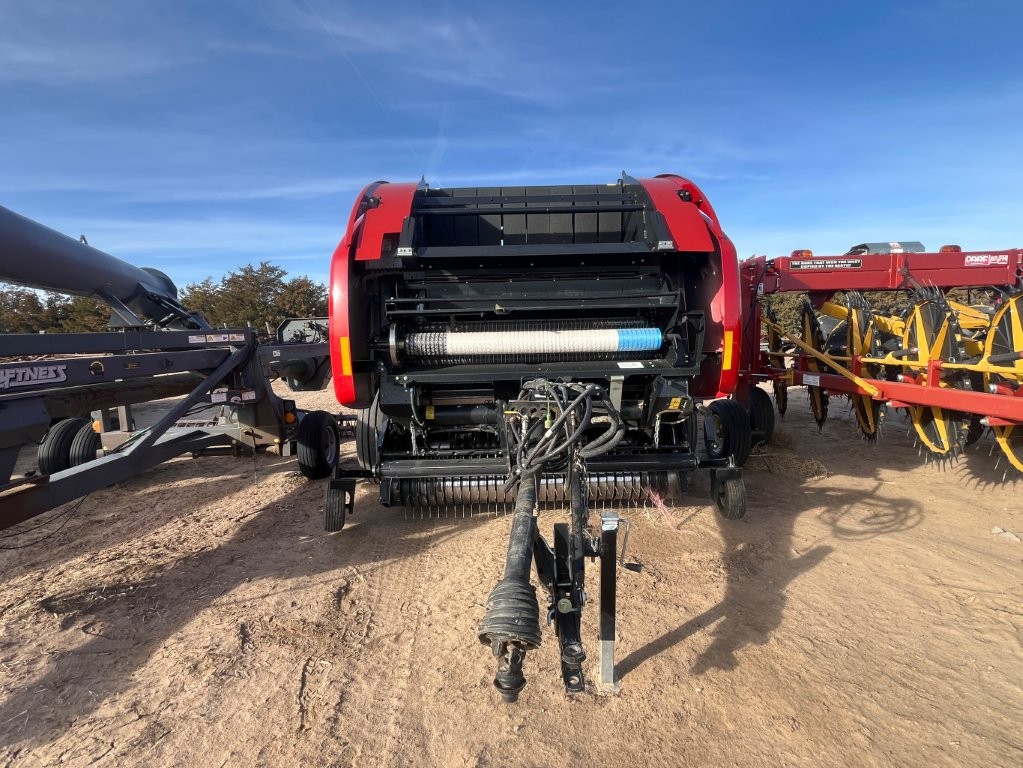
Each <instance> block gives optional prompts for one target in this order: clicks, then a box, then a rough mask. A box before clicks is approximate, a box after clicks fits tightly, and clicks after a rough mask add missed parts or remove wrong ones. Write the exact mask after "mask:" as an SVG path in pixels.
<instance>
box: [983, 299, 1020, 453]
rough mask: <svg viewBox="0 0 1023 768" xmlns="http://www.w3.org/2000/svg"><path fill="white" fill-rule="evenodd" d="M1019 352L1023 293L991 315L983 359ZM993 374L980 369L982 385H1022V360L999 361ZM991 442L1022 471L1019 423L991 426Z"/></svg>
mask: <svg viewBox="0 0 1023 768" xmlns="http://www.w3.org/2000/svg"><path fill="white" fill-rule="evenodd" d="M1020 351H1023V292H1020V293H1016V294H1013V295H1012V296H1010V297H1009V298H1007V299H1006V300H1005V301H1004V302H1003V303H1002V306H1000V307H999V308H998V311H997V312H995V315H994V317H992V318H991V330H989V331H988V334H987V339H985V342H984V360H985V361H987V360H989V359H990V358H991V357H992V356H993V355H1006V354H1009V353H1011V352H1020ZM998 367H999V368H1000V369H1001V370H999V371H998V372H997V373H995V372H992V371H985V372H984V388H985V389H988V388H989V387H990V386H991V385H992V384H1003V385H1007V386H1009V387H1011V388H1012V389H1013V390H1016V389H1018V388H1019V387H1020V386H1021V385H1023V360H1014V361H1010V362H1003V363H999V364H998ZM991 430H992V431H993V432H994V433H995V441H996V442H997V443H998V447H999V448H1001V449H1002V453H1004V454H1005V456H1006V458H1007V459H1008V460H1009V463H1010V464H1012V465H1013V466H1014V467H1015V468H1016V469H1018V470H1019V471H1020V472H1023V426H1017V425H1013V426H1007V427H992V428H991Z"/></svg>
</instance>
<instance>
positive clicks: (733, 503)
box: [710, 474, 746, 520]
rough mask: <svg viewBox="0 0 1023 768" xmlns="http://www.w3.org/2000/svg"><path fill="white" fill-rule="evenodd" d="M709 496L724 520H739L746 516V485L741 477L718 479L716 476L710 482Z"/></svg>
mask: <svg viewBox="0 0 1023 768" xmlns="http://www.w3.org/2000/svg"><path fill="white" fill-rule="evenodd" d="M710 492H711V496H712V497H713V499H714V506H715V507H717V510H718V512H719V513H720V515H721V516H722V517H723V518H725V519H726V520H740V519H742V518H743V517H745V516H746V483H745V482H744V481H743V479H742V477H728V478H725V479H724V480H722V479H719V478H718V476H717V474H715V475H714V477H713V479H712V480H711V491H710Z"/></svg>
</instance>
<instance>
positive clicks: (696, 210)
mask: <svg viewBox="0 0 1023 768" xmlns="http://www.w3.org/2000/svg"><path fill="white" fill-rule="evenodd" d="M640 183H641V184H642V185H643V187H644V189H646V191H647V194H648V195H650V199H651V200H652V201H653V203H654V205H655V206H656V207H657V210H658V211H660V212H661V215H663V216H664V218H665V220H666V221H667V223H668V230H669V231H670V232H671V235H672V238H674V240H675V247H676V248H677V249H678V250H679V251H702V252H713V251H714V250H715V246H714V241H715V240H716V241H717V244H718V246H717V247H718V249H719V250H720V257H721V258H720V264H719V265H718V267H719V269H720V275H719V276H718V278H719V281H720V282H719V283H718V284H717V289H716V290H715V291H714V293H713V294H711V295H709V296H707V297H706V300H707V304H708V309H709V312H710V317H709V318H708V319H707V320H708V321H707V327H706V336H705V337H704V349H705V350H706V351H707V352H717V353H720V355H721V365H720V371H719V373H718V375H717V381H716V382H707V383H706V384H704V385H703V386H699V390H700V391H699V392H697V393H696V394H700V395H703V396H714V397H727V396H729V395H731V394H732V393H733V392H734V391H735V387H736V384H737V383H738V380H739V367H740V359H739V356H740V350H741V341H742V316H741V315H742V311H741V306H742V305H741V300H740V295H739V293H740V291H739V262H738V258H737V256H736V251H735V246H734V245H733V244H732V241H731V240H729V239H728V236H727V235H725V233H724V232H723V231H722V229H721V225H720V223H719V221H718V218H717V214H716V213H715V212H714V209H713V208H712V207H711V205H710V203H709V202H707V198H706V196H705V195H704V194H703V191H702V190H701V189H700V188H699V187H698V186H696V184H694V183H693V182H692V181H690V180H689V179H686V178H683V177H681V176H676V175H674V174H664V175H661V176H658V177H657V178H654V179H643V180H642V181H641V182H640ZM680 192H688V193H689V196H690V198H691V202H686V201H683V200H682V198H681V197H680V196H679V193H680ZM707 279H708V280H711V279H712V276H710V275H708V276H707Z"/></svg>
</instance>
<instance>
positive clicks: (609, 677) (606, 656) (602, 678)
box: [597, 512, 621, 693]
mask: <svg viewBox="0 0 1023 768" xmlns="http://www.w3.org/2000/svg"><path fill="white" fill-rule="evenodd" d="M620 523H621V518H619V517H618V513H617V512H602V513H601V515H600V674H599V676H598V678H597V689H598V691H600V692H601V693H617V692H618V689H619V687H620V683H619V682H618V679H617V678H616V677H615V632H616V627H615V612H616V610H617V606H616V600H617V592H618V526H619V524H620Z"/></svg>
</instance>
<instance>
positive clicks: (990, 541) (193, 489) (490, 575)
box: [0, 390, 1023, 768]
mask: <svg viewBox="0 0 1023 768" xmlns="http://www.w3.org/2000/svg"><path fill="white" fill-rule="evenodd" d="M300 401H301V402H303V403H304V404H305V405H307V406H310V404H311V403H313V402H316V401H318V402H319V404H320V407H323V406H328V407H330V408H331V409H334V408H333V406H332V405H331V403H332V400H331V398H330V396H329V395H327V394H316V395H314V396H307V397H305V398H300ZM790 401H791V402H790V406H789V413H788V415H787V416H786V418H785V419H784V420H780V421H779V436H778V439H777V440H776V442H775V444H774V445H772V446H770V447H769V448H768V450H767V454H766V455H764V456H758V457H753V458H752V459H751V460H750V463H749V466H748V472H747V474H746V478H747V485H748V492H749V498H750V511H749V514H748V516H747V518H746V519H745V520H743V521H739V522H728V521H725V520H722V519H720V518H719V517H718V516H717V515H716V514H715V512H714V511H713V508H712V507H711V505H710V502H709V500H708V498H707V493H708V484H707V480H706V478H702V477H697V478H696V479H695V480H694V483H693V488H692V489H691V495H690V497H689V498H687V499H686V503H687V506H681V507H677V508H673V509H669V510H660V511H659V510H630V511H628V512H627V513H626V516H627V517H629V518H630V519H631V520H632V522H633V532H632V536H631V538H630V544H629V548H630V559H633V560H637V561H639V562H640V563H642V565H643V570H642V572H640V573H633V572H631V571H621V576H620V579H619V645H618V672H619V675H620V677H621V682H622V688H621V691H620V693H618V694H617V695H611V696H601V695H596V694H595V693H593V692H592V690H591V689H592V685H590V690H587V692H586V693H584V694H581V695H577V696H574V697H567V696H566V695H565V693H564V691H563V688H562V686H561V681H560V675H559V672H558V661H557V641H556V638H555V637H554V635H553V632H552V631H551V630H550V629H548V630H545V639H544V645H543V647H542V648H540V650H539V651H537V652H535V653H531V654H529V656H528V657H527V662H526V674H527V677H528V680H529V683H528V685H527V687H526V689H525V691H524V692H523V695H522V697H521V699H520V701H519V703H517V704H514V705H505V704H503V703H502V702H501V701H500V698H499V697H498V696H497V695H496V693H495V692H494V690H493V689H492V688H491V680H492V678H493V672H494V662H493V659H492V658H491V656H490V654H489V651H488V649H486V648H484V647H483V646H481V645H480V644H479V643H478V641H477V639H476V627H477V624H478V622H479V620H480V618H481V616H482V613H483V602H484V600H485V599H486V596H487V594H488V593H489V591H490V589H491V588H492V586H493V584H494V583H495V581H496V580H497V579H498V578H499V575H500V571H501V568H502V566H503V562H504V550H505V547H506V540H507V539H506V537H507V531H508V522H509V521H508V518H507V517H500V518H495V517H487V518H474V519H460V518H459V519H439V520H438V519H433V520H430V519H428V520H418V519H415V520H413V519H405V518H404V516H403V513H402V512H401V511H400V510H387V509H384V508H382V507H380V506H379V505H378V503H377V501H376V497H375V488H373V487H370V486H368V485H367V486H365V487H362V488H361V489H360V492H359V497H358V503H357V510H356V516H355V518H354V519H353V520H351V521H350V523H349V525H348V526H347V527H346V528H345V530H344V531H343V532H341V533H340V534H337V535H325V534H324V533H323V531H322V525H321V503H322V499H323V491H324V481H318V482H309V481H306V480H305V479H304V478H303V477H302V476H301V475H300V474H299V473H298V472H297V469H296V467H295V465H294V464H293V463H292V461H291V460H288V459H281V458H277V457H273V456H262V457H259V458H257V459H255V460H253V459H236V458H230V457H206V458H201V459H197V460H192V459H180V460H177V461H173V462H170V463H168V464H165V465H163V466H161V467H159V468H157V469H155V470H153V471H150V472H149V473H147V474H146V475H144V476H141V477H138V478H135V479H134V480H132V481H130V482H127V483H124V484H122V485H121V486H119V487H116V488H110V489H107V490H104V491H100V492H97V493H95V494H93V495H91V496H89V497H87V498H86V499H85V500H84V502H82V503H81V506H80V508H78V510H77V512H76V513H75V514H74V515H73V516H72V517H70V518H68V520H67V523H66V525H65V526H64V527H63V528H62V529H60V530H59V531H58V532H57V533H55V534H54V535H52V536H51V537H50V538H47V539H46V540H45V541H43V542H41V543H39V544H37V545H35V546H29V547H27V548H21V549H7V548H9V547H12V546H18V545H23V544H28V543H30V542H32V541H33V540H34V539H35V538H37V537H38V536H39V535H40V534H45V533H48V532H49V531H50V530H51V528H40V529H37V530H34V531H29V532H26V533H23V534H21V535H20V536H19V537H17V538H3V539H0V545H2V546H3V547H5V549H4V550H2V551H0V563H2V566H0V567H2V570H3V574H4V586H3V590H2V592H0V617H2V618H0V622H2V627H0V762H2V763H3V764H4V765H10V766H43V765H70V766H85V765H100V766H103V765H108V766H115V765H116V766H214V767H215V768H218V767H221V766H293V765H307V766H348V765H357V766H373V765H380V766H406V765H438V766H551V765H561V766H570V765H571V766H575V765H635V766H647V765H652V766H659V765H665V766H679V765H698V766H736V765H740V766H760V765H763V766H782V765H790V766H831V765H844V766H888V765H892V766H928V767H929V768H930V767H935V766H1019V765H1023V732H1021V730H1020V723H1021V722H1023V604H1021V594H1023V544H1021V543H1019V542H1017V541H1013V540H1012V538H1011V537H1008V536H1002V535H997V534H996V533H992V528H993V527H1000V528H1003V529H1005V530H1008V531H1014V532H1016V533H1023V503H1021V502H1020V495H1019V494H1020V491H1021V490H1023V483H1020V482H1019V481H1016V482H1013V481H1012V480H1011V479H1010V482H1009V483H1007V484H1003V483H1002V470H1001V469H998V470H995V469H994V464H995V459H994V458H989V457H988V455H987V454H988V450H989V448H990V447H991V444H990V443H989V438H986V439H985V440H983V441H981V443H980V444H979V445H978V446H975V447H974V448H973V449H971V450H970V452H969V453H968V455H967V457H966V458H965V460H964V461H962V462H960V463H959V464H958V465H955V466H953V467H951V468H946V469H944V470H942V469H941V468H939V467H936V466H934V465H928V466H925V465H924V464H923V463H922V461H921V460H920V458H918V456H917V451H916V449H915V448H913V446H912V439H911V438H910V437H907V436H906V428H907V427H908V424H905V423H904V422H903V421H902V419H901V417H900V416H898V415H895V414H892V415H890V418H889V422H888V424H887V429H886V433H885V436H884V438H883V440H882V442H881V443H880V444H878V445H876V446H875V445H869V444H866V443H864V442H862V441H861V440H860V439H859V435H858V432H857V430H856V426H855V423H854V420H853V418H852V416H851V414H845V413H844V410H845V409H844V408H842V407H841V405H840V404H839V403H838V402H837V401H835V402H833V404H832V414H833V415H832V419H831V420H830V421H829V422H828V424H827V425H826V427H825V429H824V431H823V433H818V432H817V429H816V426H815V425H814V424H813V422H812V420H811V418H810V416H809V409H808V406H807V404H806V402H805V399H804V396H803V394H802V393H801V391H800V390H793V392H792V394H791V397H790ZM312 407H315V406H312ZM345 450H346V452H351V451H352V446H351V444H350V443H349V444H346V446H345ZM1003 464H1004V462H1003ZM825 472H826V474H825ZM554 519H555V516H554V515H553V514H544V515H543V516H542V518H541V528H542V529H543V530H546V531H548V532H549V530H550V524H551V522H552V521H553V520H554ZM31 525H33V523H28V524H26V526H31ZM9 533H11V532H9V531H8V532H4V534H0V535H3V536H6V535H7V534H9ZM597 571H598V569H597V568H595V567H594V568H591V569H590V571H589V572H588V576H589V579H590V582H589V583H590V585H591V587H590V589H589V592H590V594H591V595H594V596H595V595H596V594H597V593H598V590H597V581H598V573H597ZM583 618H584V625H585V633H586V634H585V639H586V642H587V648H588V650H589V651H590V659H589V661H588V662H587V664H586V671H587V674H588V675H589V676H590V678H591V679H593V678H595V676H596V663H597V649H598V644H597V624H598V612H597V606H596V604H595V603H594V604H591V605H590V606H588V608H587V611H586V613H585V614H584V617H583Z"/></svg>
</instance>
